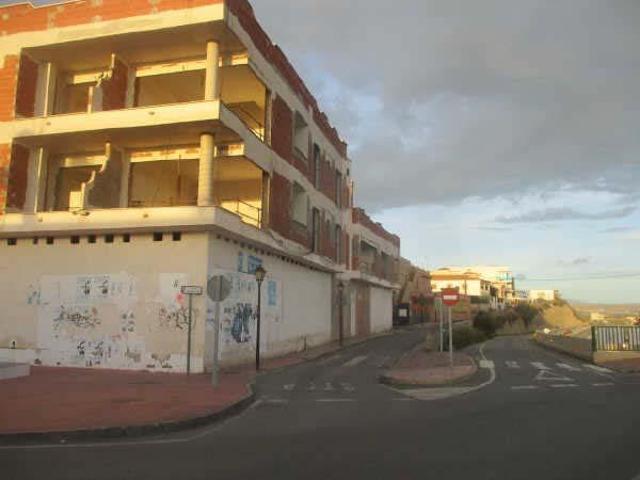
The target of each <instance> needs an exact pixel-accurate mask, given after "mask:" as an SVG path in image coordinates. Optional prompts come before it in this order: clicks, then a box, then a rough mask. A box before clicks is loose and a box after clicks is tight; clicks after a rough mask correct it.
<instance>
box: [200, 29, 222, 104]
mask: <svg viewBox="0 0 640 480" xmlns="http://www.w3.org/2000/svg"><path fill="white" fill-rule="evenodd" d="M219 59H220V47H219V45H218V42H214V41H213V40H210V41H208V42H207V69H206V76H205V82H204V99H205V100H207V101H210V100H218V99H219V98H220V68H219V63H218V62H219V61H220V60H219Z"/></svg>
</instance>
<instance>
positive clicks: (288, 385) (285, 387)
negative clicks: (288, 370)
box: [282, 383, 296, 392]
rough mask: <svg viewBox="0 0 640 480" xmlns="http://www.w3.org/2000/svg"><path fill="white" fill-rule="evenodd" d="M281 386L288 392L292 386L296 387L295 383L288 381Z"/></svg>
mask: <svg viewBox="0 0 640 480" xmlns="http://www.w3.org/2000/svg"><path fill="white" fill-rule="evenodd" d="M282 388H283V389H285V390H286V391H288V392H291V391H292V390H293V389H294V388H296V384H295V383H289V384H287V385H283V386H282Z"/></svg>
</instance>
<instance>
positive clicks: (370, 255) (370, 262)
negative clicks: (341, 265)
mask: <svg viewBox="0 0 640 480" xmlns="http://www.w3.org/2000/svg"><path fill="white" fill-rule="evenodd" d="M359 247H360V248H359V254H360V262H359V265H360V271H361V272H363V273H366V274H369V275H376V270H377V269H376V267H377V263H378V249H377V248H376V247H374V246H373V245H371V244H369V243H368V242H365V241H364V240H361V241H360V246H359Z"/></svg>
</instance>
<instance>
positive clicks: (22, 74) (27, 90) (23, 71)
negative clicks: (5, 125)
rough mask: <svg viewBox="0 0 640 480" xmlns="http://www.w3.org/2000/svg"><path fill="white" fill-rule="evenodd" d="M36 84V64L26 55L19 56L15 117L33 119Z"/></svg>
mask: <svg viewBox="0 0 640 480" xmlns="http://www.w3.org/2000/svg"><path fill="white" fill-rule="evenodd" d="M37 83H38V64H37V63H36V62H34V61H33V60H31V58H29V57H28V56H27V55H25V54H22V55H20V66H19V68H18V86H17V90H16V110H15V112H16V116H20V117H33V114H34V111H35V105H36V87H37Z"/></svg>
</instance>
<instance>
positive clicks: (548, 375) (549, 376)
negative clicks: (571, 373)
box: [535, 370, 573, 382]
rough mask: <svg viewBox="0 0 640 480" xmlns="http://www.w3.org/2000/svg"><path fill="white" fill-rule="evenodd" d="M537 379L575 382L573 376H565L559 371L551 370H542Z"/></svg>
mask: <svg viewBox="0 0 640 480" xmlns="http://www.w3.org/2000/svg"><path fill="white" fill-rule="evenodd" d="M535 379H536V380H544V381H551V382H573V378H569V377H563V376H561V375H558V374H557V373H553V372H552V371H551V370H540V371H539V372H538V375H536V378H535Z"/></svg>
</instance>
